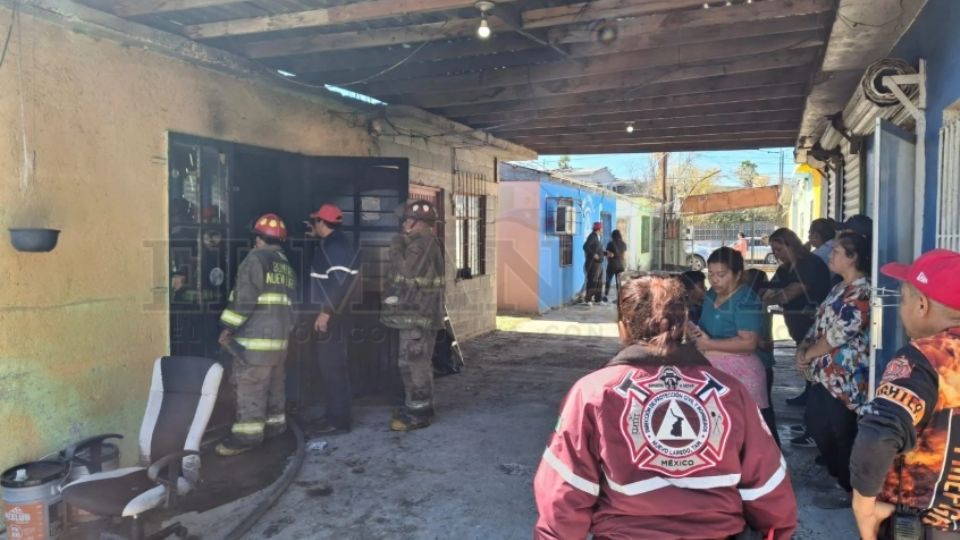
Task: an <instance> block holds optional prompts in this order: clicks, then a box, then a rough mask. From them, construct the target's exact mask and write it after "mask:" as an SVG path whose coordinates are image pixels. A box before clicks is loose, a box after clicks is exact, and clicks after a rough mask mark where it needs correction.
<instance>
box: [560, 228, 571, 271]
mask: <svg viewBox="0 0 960 540" xmlns="http://www.w3.org/2000/svg"><path fill="white" fill-rule="evenodd" d="M560 266H561V267H562V266H573V236H571V235H569V234H564V235H562V236H560Z"/></svg>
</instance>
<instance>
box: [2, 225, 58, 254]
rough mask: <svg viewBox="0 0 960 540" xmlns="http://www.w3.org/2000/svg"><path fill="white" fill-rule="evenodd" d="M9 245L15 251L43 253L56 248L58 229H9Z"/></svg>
mask: <svg viewBox="0 0 960 540" xmlns="http://www.w3.org/2000/svg"><path fill="white" fill-rule="evenodd" d="M9 231H10V243H11V244H13V248H14V249H16V250H17V251H28V252H33V253H43V252H47V251H52V250H53V248H55V247H57V238H58V237H59V236H60V230H59V229H9Z"/></svg>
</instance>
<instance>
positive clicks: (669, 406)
mask: <svg viewBox="0 0 960 540" xmlns="http://www.w3.org/2000/svg"><path fill="white" fill-rule="evenodd" d="M703 376H704V378H703V379H697V378H694V377H690V376H687V375H684V374H683V373H682V372H681V371H680V370H679V369H677V368H674V367H672V366H664V367H662V368H660V370H659V371H658V372H657V373H656V374H654V375H648V374H646V373H643V372H642V371H630V372H628V373H627V374H626V376H624V378H623V380H622V381H621V382H620V384H619V385H617V388H616V391H617V393H618V394H620V395H621V396H622V397H623V398H625V401H626V406H625V407H624V409H623V414H622V416H621V420H620V429H621V431H622V433H623V436H624V437H625V438H626V440H627V444H628V446H629V447H630V450H631V454H632V457H633V461H634V463H635V464H636V465H637V466H638V467H639V468H641V469H646V470H651V471H656V472H658V473H661V474H665V475H667V476H673V477H682V476H687V475H689V474H692V473H694V472H697V471H699V470H701V469H705V468H707V467H712V466H714V465H716V463H717V461H718V460H719V459H720V457H721V456H722V455H723V449H724V446H725V445H726V443H727V436H728V435H729V432H730V429H729V427H730V416H729V414H727V411H726V409H724V407H723V403H722V402H721V401H720V397H721V396H723V395H726V393H727V392H729V388H727V387H726V386H724V385H723V384H722V383H720V381H717V380H716V379H714V378H713V377H711V376H710V374H708V373H703Z"/></svg>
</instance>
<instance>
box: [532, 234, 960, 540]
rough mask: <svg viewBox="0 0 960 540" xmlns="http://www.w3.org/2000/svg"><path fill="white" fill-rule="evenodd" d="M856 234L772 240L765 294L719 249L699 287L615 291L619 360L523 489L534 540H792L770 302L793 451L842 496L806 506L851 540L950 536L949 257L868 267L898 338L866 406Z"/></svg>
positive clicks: (575, 397)
mask: <svg viewBox="0 0 960 540" xmlns="http://www.w3.org/2000/svg"><path fill="white" fill-rule="evenodd" d="M871 232H872V223H871V221H870V220H869V218H866V217H864V216H855V217H853V218H851V219H850V220H848V221H846V222H844V223H843V224H841V225H838V224H836V223H832V222H829V221H826V220H818V221H815V222H814V224H813V226H812V227H811V230H810V231H809V240H810V242H809V244H808V245H804V244H803V243H802V242H801V240H800V239H799V237H798V236H797V235H796V234H795V233H794V232H792V231H790V230H788V229H779V230H777V231H776V232H774V233H773V234H771V236H770V244H771V247H772V249H773V252H774V253H775V254H776V256H777V258H778V259H779V261H780V263H781V264H780V266H779V267H778V269H777V271H776V273H775V274H774V277H773V279H772V280H770V281H769V282H768V281H767V280H766V275H765V274H763V273H762V272H758V271H751V270H745V269H744V267H743V257H742V255H741V254H740V253H739V252H737V251H736V250H735V249H732V248H720V249H718V250H717V251H715V252H714V253H713V254H712V255H711V256H710V258H709V260H708V261H707V263H708V264H707V267H708V273H707V276H706V278H704V276H703V273H702V272H688V273H686V274H684V275H682V276H681V279H676V277H674V276H666V275H662V276H658V275H648V276H643V277H640V278H637V279H633V280H631V281H628V282H627V283H625V284H624V285H623V289H622V291H619V295H618V304H617V306H618V310H617V315H618V321H619V322H618V324H619V330H620V338H621V342H622V343H623V345H624V347H625V348H624V349H623V350H622V351H621V353H620V354H619V355H617V356H616V357H615V358H614V359H612V360H611V361H610V362H609V363H608V364H607V366H606V367H604V368H602V369H600V370H598V371H596V372H594V373H592V374H590V375H588V376H586V377H584V378H582V379H581V380H580V381H578V382H577V383H576V384H575V385H574V386H573V388H572V389H571V390H570V392H569V393H568V395H567V398H566V399H565V400H564V403H563V405H562V407H561V415H560V419H559V421H558V424H557V427H556V429H555V433H554V434H552V435H551V437H550V440H549V442H548V445H547V449H546V451H545V452H544V454H543V459H542V461H541V464H540V468H539V469H538V471H537V475H536V478H535V480H534V490H535V494H536V500H537V507H538V510H539V512H540V519H539V521H538V523H537V526H536V533H535V537H536V538H583V537H585V536H586V535H587V533H588V532H591V533H593V535H594V536H595V537H602V538H665V539H669V538H674V539H679V538H724V539H732V538H737V539H740V538H760V537H762V538H774V539H786V538H790V537H791V536H792V534H793V532H794V529H795V527H796V520H797V507H796V499H795V497H794V494H793V490H792V486H791V484H790V476H789V473H788V471H787V470H786V464H785V461H784V459H783V457H782V455H781V453H780V452H778V451H777V446H778V442H777V441H776V426H775V419H774V418H773V415H772V408H771V407H770V386H771V383H772V375H773V371H772V369H770V367H771V366H772V354H771V353H772V340H771V337H770V324H769V319H770V314H769V310H766V309H765V307H767V306H779V307H780V309H782V313H783V315H784V317H785V319H786V326H787V329H788V332H789V333H790V336H791V337H792V338H793V340H794V341H796V343H797V352H796V358H795V366H796V368H797V370H798V372H799V373H800V374H801V375H802V376H803V377H804V378H805V379H806V380H807V382H808V383H809V385H808V389H807V390H806V391H805V393H804V394H803V398H802V399H801V400H794V403H796V402H797V401H801V402H805V406H806V407H807V410H806V413H805V425H804V426H796V427H795V428H792V429H793V430H794V431H795V432H796V437H795V438H794V440H793V441H791V442H792V443H793V444H802V443H803V441H804V439H806V438H811V439H812V440H813V443H814V445H815V446H816V447H817V448H818V450H819V452H820V455H821V457H820V459H819V461H820V463H821V465H823V466H824V467H825V468H826V470H827V471H828V472H829V473H830V480H829V481H827V482H818V484H820V483H822V484H823V485H818V486H815V487H818V488H821V489H822V488H827V487H830V485H834V486H838V487H839V488H841V489H838V490H836V491H834V492H832V493H831V492H825V493H822V494H821V496H819V497H817V498H816V499H815V503H816V504H817V505H818V506H821V507H823V508H852V510H853V514H854V517H855V518H856V522H857V526H858V529H859V533H860V537H861V538H862V539H864V540H876V539H878V538H879V539H902V538H916V539H921V538H922V539H926V540H929V539H937V540H940V539H943V540H946V539H956V538H960V532H958V531H960V487H957V486H958V484H957V483H956V482H955V476H956V475H957V474H958V472H957V467H958V466H957V464H958V463H960V444H958V443H957V442H956V441H955V440H954V439H955V438H956V436H955V433H958V432H960V425H958V426H954V425H953V424H954V423H955V422H956V421H957V420H956V419H957V418H958V417H960V415H958V411H960V397H958V396H960V391H958V390H960V387H958V385H957V382H956V381H957V380H958V376H960V253H955V252H951V251H947V250H942V249H938V250H933V251H931V252H928V253H926V254H924V255H922V256H920V257H919V258H918V259H917V260H916V261H915V262H914V263H913V264H910V265H905V264H899V263H889V264H886V265H884V266H883V267H882V268H881V269H880V271H881V272H882V273H883V274H885V275H887V276H890V277H892V278H894V279H896V280H898V281H900V282H901V301H900V319H901V322H902V323H903V326H904V328H905V329H906V332H907V335H908V336H909V337H910V338H911V339H912V341H911V342H910V344H908V345H906V346H905V347H903V348H902V349H900V350H899V351H897V352H896V353H895V354H894V355H893V357H892V359H891V360H889V362H887V363H886V366H885V368H884V369H883V370H882V378H881V379H880V380H879V382H878V387H877V391H876V395H875V397H874V398H873V399H872V400H870V399H868V392H867V388H868V383H869V368H868V366H869V349H870V347H869V331H868V328H869V324H870V321H869V315H870V312H869V303H870V288H871V280H870V278H871V276H870V269H871V263H872V261H871V257H872V249H871V248H872V242H871V238H870V235H871ZM705 282H709V284H710V286H711V288H710V290H709V291H707V290H706V289H705ZM751 409H753V410H755V411H756V410H757V409H759V411H760V413H761V414H752V415H751V414H749V410H751ZM910 531H913V535H911V536H903V535H904V534H905V533H908V532H910Z"/></svg>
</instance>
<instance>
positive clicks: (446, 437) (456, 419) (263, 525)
mask: <svg viewBox="0 0 960 540" xmlns="http://www.w3.org/2000/svg"><path fill="white" fill-rule="evenodd" d="M614 318H615V310H614V308H613V307H612V306H609V305H602V306H593V307H589V308H588V307H586V306H573V307H569V308H566V309H562V310H558V311H555V312H552V313H550V314H548V315H546V316H544V317H542V318H538V319H524V318H516V317H502V318H501V319H500V321H499V325H498V326H499V327H500V328H501V329H500V330H498V331H497V332H494V333H492V334H489V335H487V336H484V337H482V338H478V339H476V340H472V341H470V342H467V343H464V344H463V350H464V355H465V357H466V361H467V367H466V369H465V370H464V372H463V373H461V374H459V375H455V376H450V377H444V378H441V379H438V380H437V382H436V406H437V413H438V415H437V419H436V423H435V424H434V425H433V426H431V427H430V428H429V429H425V430H420V431H416V432H412V433H406V434H397V433H392V432H390V431H389V430H388V429H387V422H388V419H389V416H390V407H389V406H387V405H383V404H363V403H360V404H358V406H357V408H356V410H355V416H356V421H355V428H354V430H353V432H351V433H350V434H347V435H339V436H334V437H328V438H325V439H322V440H325V441H327V442H328V443H329V445H328V446H327V447H326V448H325V449H323V450H320V451H311V452H309V453H308V457H307V460H306V463H305V465H304V467H303V469H302V470H301V472H300V474H299V476H298V477H297V480H296V482H295V483H294V485H292V486H291V487H290V489H289V490H288V491H287V492H286V494H285V495H284V496H283V497H282V498H281V499H280V501H279V502H278V503H277V505H276V506H275V507H274V508H273V509H272V510H271V511H270V512H269V513H268V514H267V515H266V516H264V518H263V519H262V520H261V521H260V523H259V524H258V525H257V526H256V527H255V528H254V529H253V530H252V531H251V532H250V533H249V534H248V535H247V537H246V538H250V539H261V538H262V539H268V538H269V539H276V540H285V539H290V540H294V539H297V540H299V539H314V538H316V539H324V538H336V539H381V538H382V539H388V538H389V539H449V538H457V539H492V538H495V539H514V538H517V539H520V538H530V536H531V527H532V524H533V523H534V521H535V519H536V510H535V507H534V504H533V497H532V490H531V480H532V475H533V473H534V471H535V470H536V467H537V464H538V463H539V460H540V455H541V454H542V452H543V448H544V444H545V441H546V439H547V435H548V433H549V431H550V430H551V429H552V427H553V425H554V422H555V421H556V414H557V409H558V406H559V403H560V401H561V399H562V398H563V396H564V394H565V392H566V390H567V389H568V388H569V386H570V385H571V383H573V382H574V381H575V380H576V379H577V378H579V377H580V376H582V375H584V374H586V373H588V372H589V371H591V370H593V369H596V368H597V367H599V366H601V365H603V364H604V363H605V362H606V361H607V360H608V359H609V358H611V357H612V356H613V355H614V354H615V353H616V352H617V350H618V348H619V347H618V343H617V340H616V337H615V327H614V325H613V323H612V321H613V320H614ZM781 345H786V344H785V343H781ZM777 356H778V366H779V367H778V368H777V374H776V376H775V388H774V400H775V402H776V406H777V409H778V420H779V421H780V424H781V433H783V437H787V438H789V437H788V436H787V430H788V429H789V428H788V426H789V425H790V424H792V423H796V422H797V421H799V418H800V415H801V410H800V409H795V408H793V409H791V408H787V407H786V405H785V404H784V398H785V397H789V396H792V395H795V394H796V393H797V392H799V389H800V386H801V381H800V379H799V377H798V376H797V375H795V374H794V373H793V370H792V368H791V366H790V364H791V357H792V349H791V348H788V347H786V346H782V347H778V349H777ZM784 453H785V455H786V456H787V459H788V462H789V464H790V467H791V473H792V476H793V481H794V486H795V488H796V491H797V499H798V502H799V505H800V508H801V514H800V528H799V529H798V532H797V535H796V536H795V538H798V539H801V540H802V539H820V538H823V539H828V538H829V539H842V538H857V535H856V532H855V528H854V525H853V519H852V516H851V515H850V513H849V511H847V510H837V511H822V510H818V509H816V508H815V507H813V506H812V504H811V498H812V496H813V495H814V490H812V489H811V488H809V487H807V483H808V482H809V480H810V479H811V478H813V477H815V476H823V475H825V473H824V472H822V470H821V469H820V468H819V467H817V466H816V465H814V464H813V459H814V457H815V450H812V449H799V448H791V447H790V446H789V444H787V445H785V450H784ZM257 502H258V498H257V496H256V495H251V496H248V497H244V498H242V499H239V500H237V501H235V502H233V503H230V504H228V505H225V506H222V507H219V508H215V509H212V510H207V511H204V512H203V513H191V514H188V515H186V516H184V519H183V521H185V522H186V524H188V525H189V526H190V528H191V532H192V533H194V534H197V535H199V536H201V537H202V538H211V539H219V538H222V537H223V534H224V533H225V532H226V530H227V529H229V528H230V527H231V526H232V525H233V524H235V523H237V522H238V521H239V520H240V519H242V518H243V517H244V516H246V515H247V514H248V513H249V511H250V509H251V508H252V506H253V505H255V504H257Z"/></svg>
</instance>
